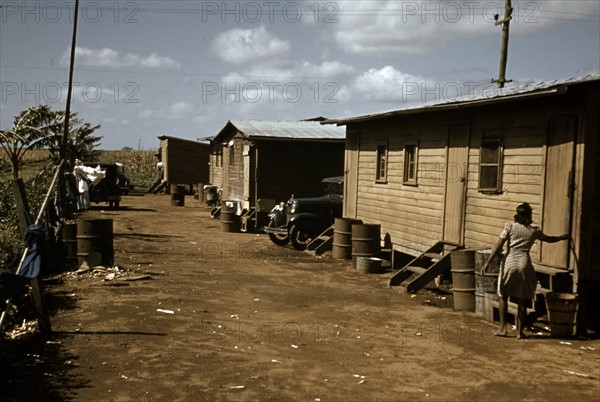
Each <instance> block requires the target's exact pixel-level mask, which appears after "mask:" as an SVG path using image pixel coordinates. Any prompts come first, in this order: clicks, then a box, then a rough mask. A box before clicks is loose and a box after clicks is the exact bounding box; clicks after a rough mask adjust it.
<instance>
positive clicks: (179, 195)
mask: <svg viewBox="0 0 600 402" xmlns="http://www.w3.org/2000/svg"><path fill="white" fill-rule="evenodd" d="M171 205H172V206H174V207H183V206H184V205H185V187H184V186H180V185H178V184H171Z"/></svg>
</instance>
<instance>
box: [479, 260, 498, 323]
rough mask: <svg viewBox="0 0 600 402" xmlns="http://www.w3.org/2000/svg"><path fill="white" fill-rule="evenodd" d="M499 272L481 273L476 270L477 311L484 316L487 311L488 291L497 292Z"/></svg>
mask: <svg viewBox="0 0 600 402" xmlns="http://www.w3.org/2000/svg"><path fill="white" fill-rule="evenodd" d="M497 287H498V274H490V273H486V274H485V275H481V273H480V272H479V271H477V270H475V313H476V314H477V315H481V316H484V315H485V311H486V297H485V296H486V293H488V292H493V293H496V289H497Z"/></svg>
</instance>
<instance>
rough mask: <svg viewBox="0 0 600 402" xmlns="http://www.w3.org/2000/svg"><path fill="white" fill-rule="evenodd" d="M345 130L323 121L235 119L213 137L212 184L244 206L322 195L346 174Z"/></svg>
mask: <svg viewBox="0 0 600 402" xmlns="http://www.w3.org/2000/svg"><path fill="white" fill-rule="evenodd" d="M344 145H345V129H344V128H343V127H336V126H331V125H330V126H324V125H321V124H320V123H319V122H318V121H258V120H230V121H228V122H227V124H225V126H224V127H223V128H222V129H221V130H220V131H219V133H218V134H217V135H215V136H214V137H213V138H212V140H211V156H210V166H211V169H210V172H211V177H210V182H211V184H213V185H217V186H220V187H221V188H222V197H221V198H222V200H236V201H240V202H241V203H242V205H243V208H244V209H247V210H252V209H256V208H257V207H258V208H259V210H260V209H270V208H271V207H272V206H273V205H275V203H276V202H280V201H285V200H287V199H288V198H290V196H291V195H294V196H296V197H305V196H315V195H316V196H318V195H321V194H322V192H323V189H322V184H321V180H322V179H323V178H325V177H331V176H341V175H343V172H344Z"/></svg>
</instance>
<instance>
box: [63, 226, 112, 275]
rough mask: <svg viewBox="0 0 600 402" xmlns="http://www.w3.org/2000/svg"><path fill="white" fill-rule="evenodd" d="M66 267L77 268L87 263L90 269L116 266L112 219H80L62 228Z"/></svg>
mask: <svg viewBox="0 0 600 402" xmlns="http://www.w3.org/2000/svg"><path fill="white" fill-rule="evenodd" d="M62 240H63V245H64V254H65V260H66V265H67V267H69V268H76V267H79V266H81V264H83V263H84V262H87V263H88V265H89V266H90V267H93V266H97V265H103V266H106V267H112V266H113V265H114V245H113V221H112V219H78V220H76V221H70V222H67V223H66V224H65V225H63V228H62Z"/></svg>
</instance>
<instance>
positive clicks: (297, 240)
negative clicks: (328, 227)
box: [290, 225, 315, 251]
mask: <svg viewBox="0 0 600 402" xmlns="http://www.w3.org/2000/svg"><path fill="white" fill-rule="evenodd" d="M314 238H315V236H314V234H313V233H312V231H310V230H308V229H306V228H303V227H301V226H296V225H294V226H292V228H291V229H290V240H291V241H292V246H294V248H295V249H296V250H298V251H304V250H306V246H308V243H310V242H311V241H312V240H313V239H314Z"/></svg>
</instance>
